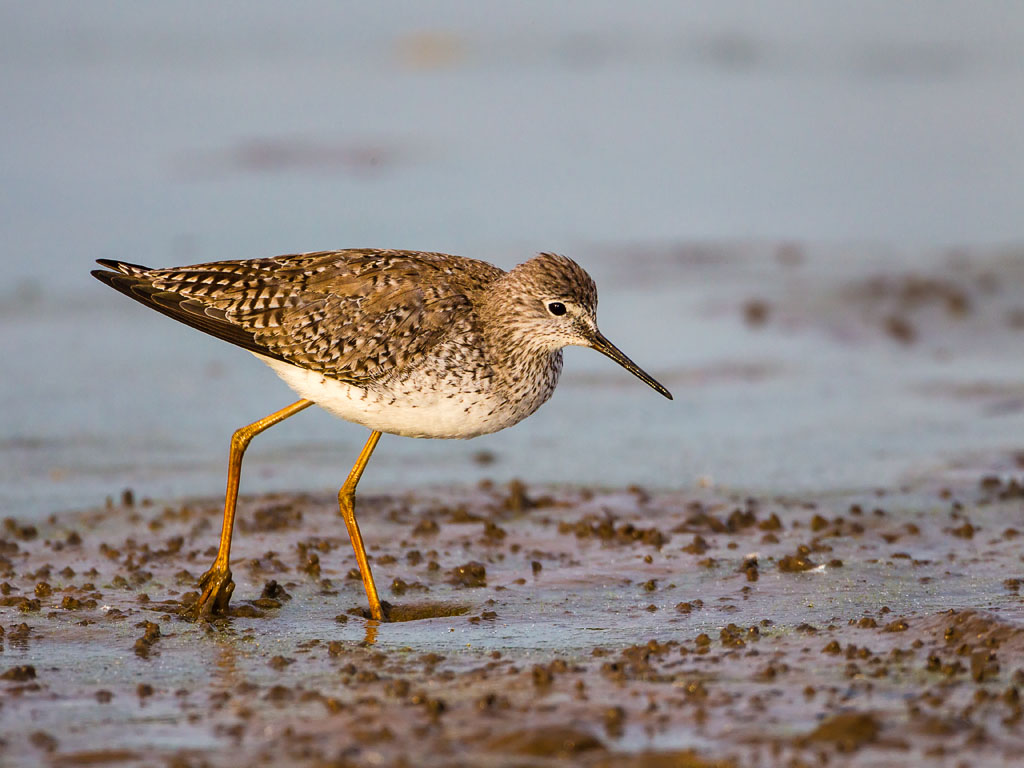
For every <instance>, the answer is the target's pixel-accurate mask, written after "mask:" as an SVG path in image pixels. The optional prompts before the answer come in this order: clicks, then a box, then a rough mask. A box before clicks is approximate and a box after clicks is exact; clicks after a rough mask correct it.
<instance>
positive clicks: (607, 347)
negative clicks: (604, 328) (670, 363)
mask: <svg viewBox="0 0 1024 768" xmlns="http://www.w3.org/2000/svg"><path fill="white" fill-rule="evenodd" d="M590 346H591V348H592V349H596V350H597V351H598V352H600V353H601V354H602V355H605V356H607V357H610V358H611V359H612V360H614V361H615V362H616V363H618V364H619V365H621V366H622V367H623V368H625V369H626V370H627V371H629V372H630V373H632V374H633V375H634V376H636V377H637V378H638V379H640V381H642V382H644V383H645V384H646V385H647V386H649V387H650V388H651V389H653V390H655V391H656V392H659V393H660V394H662V395H664V396H665V397H667V398H668V399H669V400H671V399H672V393H671V392H669V391H668V390H667V389H665V388H664V387H663V386H661V384H659V383H658V382H656V381H655V380H654V378H653V377H652V376H651V375H650V374H648V373H647V372H646V371H644V370H643V369H642V368H641V367H640V366H639V365H637V364H636V363H634V362H633V361H632V360H630V359H629V358H628V357H626V356H625V355H624V354H622V351H621V350H620V349H619V348H618V347H616V346H615V345H614V344H612V343H611V342H610V341H608V339H606V338H605V337H604V335H603V334H602V333H601V332H600V331H594V335H593V337H592V338H591V339H590Z"/></svg>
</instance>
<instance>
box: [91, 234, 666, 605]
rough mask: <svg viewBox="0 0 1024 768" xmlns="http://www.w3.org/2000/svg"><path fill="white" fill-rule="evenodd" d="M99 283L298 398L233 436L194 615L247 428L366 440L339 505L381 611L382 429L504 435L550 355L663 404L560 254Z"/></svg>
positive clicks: (541, 396) (208, 598) (125, 274)
mask: <svg viewBox="0 0 1024 768" xmlns="http://www.w3.org/2000/svg"><path fill="white" fill-rule="evenodd" d="M100 264H102V265H103V266H105V267H108V268H109V270H97V271H95V272H93V275H95V276H96V277H97V278H99V279H100V280H102V281H103V282H105V283H107V284H108V285H110V286H111V287H113V288H115V289H117V290H118V291H121V292H122V293H124V294H126V295H127V296H130V297H131V298H133V299H135V300H137V301H139V302H142V303H143V304H145V305H147V306H149V307H152V308H153V309H155V310H157V311H159V312H162V313H164V314H165V315H168V316H170V317H173V318H174V319H176V320H180V321H181V322H183V323H186V324H188V325H191V326H192V327H194V328H197V329H199V330H201V331H204V332H206V333H209V334H212V335H214V336H217V337H218V338H221V339H224V340H225V341H229V342H231V343H232V344H236V345H238V346H240V347H242V348H244V349H247V350H249V351H250V352H252V353H253V354H255V355H256V356H257V357H259V358H260V359H262V360H263V361H264V362H266V363H267V364H268V365H270V367H271V368H273V369H274V371H275V372H276V373H277V374H278V375H279V376H281V378H283V379H284V380H285V381H286V382H287V383H288V385H289V386H291V387H292V388H293V389H294V390H295V391H296V392H298V393H299V394H300V395H301V397H302V398H303V399H302V400H299V402H297V403H295V404H293V405H291V406H288V407H287V408H284V409H282V410H280V411H278V412H276V413H273V414H271V415H270V416H268V417H266V418H265V419H261V420H260V421H258V422H255V423H253V424H250V425H249V426H247V427H243V428H242V429H240V430H238V431H237V432H236V433H235V435H234V437H233V439H232V444H231V445H232V447H231V457H230V459H229V463H228V489H227V494H226V496H225V502H224V527H223V529H222V532H221V543H220V548H219V549H218V552H217V559H216V560H215V561H214V564H213V566H212V567H211V568H210V570H208V571H207V572H206V573H205V574H204V575H203V577H202V579H201V580H200V587H201V589H202V592H201V595H200V598H199V600H198V602H197V606H196V612H197V614H198V615H199V616H207V615H209V614H210V613H212V612H216V611H223V610H224V609H226V608H227V605H228V600H229V599H230V596H231V592H232V590H233V588H234V584H233V582H232V580H231V571H230V568H229V567H228V565H229V553H230V545H231V531H232V526H233V521H234V513H235V503H236V500H237V495H238V482H239V476H240V472H241V463H242V455H243V453H244V451H245V448H246V446H247V445H248V443H249V440H251V439H252V437H253V436H254V435H256V434H258V433H259V432H262V431H263V430H265V429H267V428H269V427H271V426H273V425H274V424H277V423H279V422H280V421H282V420H283V419H285V418H288V417H290V416H292V415H293V414H295V413H298V412H299V411H300V410H303V409H304V408H306V407H307V406H309V405H311V404H312V403H317V404H318V405H320V406H321V407H323V408H324V409H326V410H327V411H330V412H331V413H333V414H335V415H337V416H340V417H341V418H344V419H347V420H349V421H352V422H355V423H357V424H362V425H364V426H366V427H368V428H369V429H371V430H373V432H372V434H371V436H370V439H369V441H367V444H366V447H365V448H364V449H363V452H362V453H361V454H360V457H359V460H358V461H357V462H356V466H355V467H354V468H353V470H352V472H351V473H350V474H349V478H348V480H347V481H346V483H345V485H344V486H343V487H342V490H341V492H340V493H339V495H338V501H339V506H340V509H341V512H342V515H343V516H344V518H345V522H346V525H347V526H348V531H349V535H350V537H351V539H352V544H353V547H354V549H355V553H356V559H357V561H358V564H359V569H360V572H361V574H362V578H363V583H364V586H365V587H366V594H367V598H368V600H369V602H370V611H371V615H372V616H373V618H375V619H378V620H379V619H381V618H383V617H384V609H383V607H382V605H381V603H380V600H379V598H378V596H377V590H376V587H375V586H374V583H373V577H372V574H371V573H370V566H369V562H368V560H367V558H366V553H365V548H364V546H363V543H362V537H361V535H360V533H359V527H358V525H357V524H356V519H355V507H354V496H355V488H356V484H357V483H358V481H359V477H360V476H361V474H362V471H363V468H364V467H365V466H366V463H367V461H368V460H369V457H370V454H371V453H372V452H373V449H374V447H375V446H376V444H377V439H378V438H379V437H380V433H381V432H390V433H393V434H398V435H405V436H409V437H434V438H470V437H476V436H477V435H482V434H487V433H489V432H496V431H498V430H500V429H504V428H505V427H509V426H512V425H513V424H516V423H518V422H519V421H521V420H522V419H524V418H526V417H527V416H529V415H530V414H532V413H533V412H534V411H536V410H537V408H539V407H540V406H541V405H542V404H543V403H544V402H545V401H547V399H548V398H549V397H550V396H551V394H552V392H554V389H555V385H556V384H557V383H558V377H559V374H560V373H561V370H562V347H564V346H567V345H571V344H576V345H581V346H587V347H591V348H592V349H596V350H598V351H599V352H601V353H603V354H605V355H607V356H608V357H610V358H611V359H613V360H615V361H616V362H617V363H619V364H620V365H622V366H623V367H624V368H626V369H627V370H629V371H630V372H631V373H633V374H634V375H635V376H637V377H638V378H640V379H641V380H643V381H644V382H646V383H647V384H649V385H650V386H651V387H653V388H654V389H656V390H657V391H658V392H660V393H661V394H662V395H664V396H665V397H668V398H670V399H671V397H672V396H671V395H670V394H669V393H668V390H666V389H665V388H664V387H663V386H661V385H660V384H659V383H658V382H656V381H655V380H654V379H652V378H651V377H650V376H649V375H648V374H646V373H644V371H642V370H641V369H640V368H638V367H637V366H636V364H634V363H633V362H632V361H631V360H630V359H629V358H627V357H626V356H625V355H624V354H622V352H620V351H619V350H618V349H617V348H616V347H615V346H614V345H612V344H611V342H609V341H608V340H607V339H606V338H605V337H604V336H603V335H601V332H600V331H599V330H598V329H597V288H596V287H595V286H594V281H593V280H591V279H590V276H589V275H588V274H587V273H586V272H585V271H584V270H583V269H582V268H581V267H580V266H579V265H578V264H576V263H575V262H574V261H572V260H571V259H567V258H566V257H564V256H557V255H555V254H550V253H544V254H541V255H539V256H537V257H535V258H533V259H531V260H529V261H527V262H525V263H523V264H520V265H519V266H517V267H515V268H514V269H512V270H510V271H508V272H504V271H503V270H501V269H498V268H497V267H495V266H493V265H491V264H487V263H486V262H483V261H477V260H475V259H466V258H462V257H459V256H449V255H447V254H441V253H423V252H417V251H388V250H367V249H361V250H345V251H324V252H319V253H304V254H297V255H293V256H278V257H276V258H270V259H252V260H247V261H219V262H212V263H209V264H196V265H193V266H189V267H174V268H171V269H148V268H147V267H141V266H139V265H136V264H128V263H125V262H116V261H106V260H104V261H101V262H100Z"/></svg>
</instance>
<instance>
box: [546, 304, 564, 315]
mask: <svg viewBox="0 0 1024 768" xmlns="http://www.w3.org/2000/svg"><path fill="white" fill-rule="evenodd" d="M565 311H566V310H565V304H563V303H562V302H560V301H549V302H548V312H550V313H551V314H552V315H554V316H555V317H561V316H562V315H564V314H565Z"/></svg>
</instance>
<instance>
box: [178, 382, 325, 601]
mask: <svg viewBox="0 0 1024 768" xmlns="http://www.w3.org/2000/svg"><path fill="white" fill-rule="evenodd" d="M312 404H313V401H311V400H299V401H298V402H296V403H292V404H291V405H289V406H288V407H287V408H282V409H281V410H280V411H277V412H275V413H272V414H270V415H269V416H267V417H266V418H265V419H260V420H259V421H256V422H253V423H252V424H250V425H248V426H246V427H242V428H241V429H239V430H236V431H235V434H233V435H232V436H231V453H230V455H229V457H228V488H227V492H226V493H225V494H224V525H223V526H222V527H221V530H220V546H219V547H218V549H217V559H216V560H214V561H213V565H212V566H210V570H208V571H207V572H206V573H204V574H203V575H202V576H201V577H200V579H199V589H200V595H199V600H198V601H196V605H195V615H196V618H200V619H202V618H206V617H208V616H209V615H210V614H212V613H223V612H224V611H226V610H227V607H228V602H229V601H230V600H231V593H232V592H233V591H234V589H235V583H234V582H233V581H232V580H231V569H230V568H229V567H228V561H229V559H230V557H231V530H232V528H233V527H234V524H235V505H236V503H237V502H238V481H239V479H240V478H241V476H242V456H243V455H245V449H246V448H247V447H248V445H249V441H250V440H252V439H253V438H254V437H256V435H258V434H259V433H260V432H263V431H265V430H267V429H270V428H271V427H272V426H274V425H275V424H279V423H281V422H282V421H284V420H285V419H287V418H288V417H289V416H294V415H295V414H296V413H298V412H299V411H301V410H303V409H305V408H308V407H309V406H311V405H312Z"/></svg>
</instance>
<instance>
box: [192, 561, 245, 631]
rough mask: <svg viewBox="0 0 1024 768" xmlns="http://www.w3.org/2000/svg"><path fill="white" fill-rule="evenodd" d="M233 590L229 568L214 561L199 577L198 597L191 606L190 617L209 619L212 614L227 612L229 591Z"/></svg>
mask: <svg viewBox="0 0 1024 768" xmlns="http://www.w3.org/2000/svg"><path fill="white" fill-rule="evenodd" d="M234 591H235V582H234V581H232V579H231V569H230V568H228V567H226V566H219V565H217V564H216V563H214V564H213V565H212V566H211V567H210V570H208V571H207V572H206V573H204V574H203V575H202V576H200V577H199V599H198V600H196V603H195V605H194V606H193V608H192V617H193V618H194V619H196V620H197V621H199V620H205V619H209V618H210V617H211V616H213V615H214V614H221V615H223V614H225V613H227V610H228V603H229V602H230V601H231V593H232V592H234Z"/></svg>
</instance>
